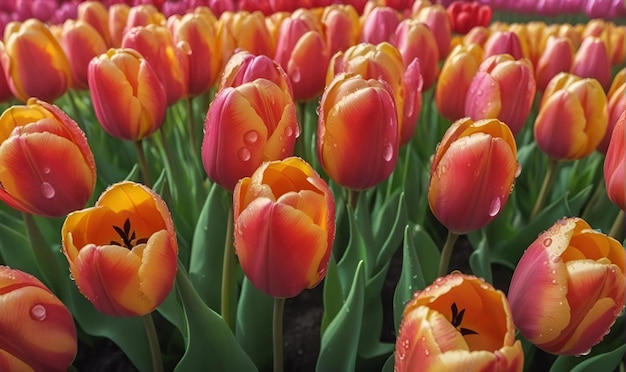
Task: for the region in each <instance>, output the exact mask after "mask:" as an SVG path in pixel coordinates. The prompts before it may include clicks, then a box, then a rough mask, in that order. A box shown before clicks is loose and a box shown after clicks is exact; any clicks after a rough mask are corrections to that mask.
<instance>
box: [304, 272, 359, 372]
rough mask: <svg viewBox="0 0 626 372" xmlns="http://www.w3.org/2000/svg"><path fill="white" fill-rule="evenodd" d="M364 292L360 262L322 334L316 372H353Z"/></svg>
mask: <svg viewBox="0 0 626 372" xmlns="http://www.w3.org/2000/svg"><path fill="white" fill-rule="evenodd" d="M364 292H365V273H364V267H363V262H359V264H358V265H357V266H356V270H355V271H354V279H353V281H352V286H351V288H350V292H349V293H348V297H347V298H346V302H345V303H344V304H343V306H342V307H341V310H340V312H339V314H337V316H336V317H335V318H334V319H333V320H332V321H331V323H330V324H329V325H328V327H327V328H326V331H325V332H324V333H323V334H322V344H321V348H320V355H319V357H318V359H317V366H316V370H317V371H354V370H355V366H356V360H357V349H358V345H359V337H360V333H361V326H362V322H361V320H362V315H363V301H364V298H365V293H364Z"/></svg>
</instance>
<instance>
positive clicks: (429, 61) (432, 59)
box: [391, 18, 439, 91]
mask: <svg viewBox="0 0 626 372" xmlns="http://www.w3.org/2000/svg"><path fill="white" fill-rule="evenodd" d="M391 43H392V44H393V45H395V46H396V47H397V48H398V50H399V51H400V54H402V60H403V61H404V64H405V66H408V65H409V64H410V63H411V62H412V61H413V60H414V59H415V58H417V59H418V60H419V67H420V71H421V74H422V78H423V86H422V90H423V91H426V90H428V89H429V88H430V87H431V86H432V85H433V84H434V83H435V81H437V76H438V75H439V65H438V63H439V50H438V49H437V42H436V41H435V37H434V35H433V33H432V32H431V31H430V29H429V28H428V26H427V25H426V24H425V23H422V22H419V21H417V20H414V19H410V18H407V19H405V20H403V21H401V22H400V24H398V27H397V28H396V30H395V33H394V35H393V37H392V38H391Z"/></svg>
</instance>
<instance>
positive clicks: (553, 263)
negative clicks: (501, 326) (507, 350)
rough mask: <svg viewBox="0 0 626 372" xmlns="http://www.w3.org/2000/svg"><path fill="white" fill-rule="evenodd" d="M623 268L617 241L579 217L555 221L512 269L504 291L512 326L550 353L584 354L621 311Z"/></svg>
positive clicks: (625, 285)
mask: <svg viewBox="0 0 626 372" xmlns="http://www.w3.org/2000/svg"><path fill="white" fill-rule="evenodd" d="M625 266H626V256H625V254H624V248H623V247H622V245H621V244H620V243H619V242H618V241H617V240H615V239H613V238H611V237H608V236H607V235H605V234H603V233H601V232H599V231H597V230H593V229H592V228H591V227H590V226H589V224H587V222H585V221H584V220H582V219H580V218H577V217H574V218H563V219H561V220H559V221H557V222H556V223H555V224H554V225H553V226H552V227H550V228H549V229H548V230H547V231H545V232H544V233H542V234H541V235H539V237H538V238H537V239H536V240H535V241H534V242H533V243H532V244H531V245H530V247H528V249H527V250H526V251H525V252H524V255H523V256H522V258H521V259H520V261H519V263H518V264H517V266H516V268H515V272H514V273H513V277H512V279H511V285H510V287H509V292H508V299H509V303H510V304H511V309H512V311H513V320H514V322H515V325H516V326H517V328H518V330H519V331H520V333H521V334H522V335H523V336H524V338H526V339H527V340H529V341H530V342H532V343H533V344H535V345H536V346H537V347H539V348H540V349H542V350H545V351H547V352H549V353H552V354H557V355H582V354H586V353H588V352H589V351H590V350H591V348H592V347H593V346H594V345H595V344H597V343H598V342H600V340H601V339H602V338H603V337H604V335H605V334H606V333H608V331H609V329H610V328H611V325H612V324H613V323H614V322H615V319H616V318H617V317H618V316H619V314H620V313H621V311H622V309H623V308H624V293H625V291H626V274H625Z"/></svg>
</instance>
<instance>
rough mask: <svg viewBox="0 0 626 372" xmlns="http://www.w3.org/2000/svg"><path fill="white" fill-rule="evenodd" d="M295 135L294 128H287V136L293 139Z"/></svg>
mask: <svg viewBox="0 0 626 372" xmlns="http://www.w3.org/2000/svg"><path fill="white" fill-rule="evenodd" d="M292 135H293V128H291V127H287V128H285V136H287V137H291V136H292Z"/></svg>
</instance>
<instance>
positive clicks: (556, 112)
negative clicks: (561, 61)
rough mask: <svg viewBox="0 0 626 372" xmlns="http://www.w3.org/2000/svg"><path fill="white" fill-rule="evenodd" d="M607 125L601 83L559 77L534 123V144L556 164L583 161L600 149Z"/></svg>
mask: <svg viewBox="0 0 626 372" xmlns="http://www.w3.org/2000/svg"><path fill="white" fill-rule="evenodd" d="M607 125H608V112H607V99H606V95H605V93H604V90H603V89H602V86H601V85H600V83H598V81H597V80H596V79H591V78H586V79H582V78H580V77H578V76H576V75H573V74H569V73H560V74H558V75H557V76H555V77H554V78H553V79H552V80H551V81H550V83H548V86H547V87H546V89H545V91H544V95H543V97H542V101H541V104H540V107H539V113H538V115H537V118H536V119H535V126H534V135H535V141H536V142H537V146H538V147H539V149H540V150H541V151H543V152H544V153H546V154H548V155H549V156H550V157H552V158H554V159H556V160H576V159H581V158H584V157H586V156H587V155H589V154H591V153H592V152H593V151H594V150H595V149H596V148H597V147H598V145H599V144H600V141H602V138H603V137H604V134H605V133H606V129H607Z"/></svg>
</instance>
